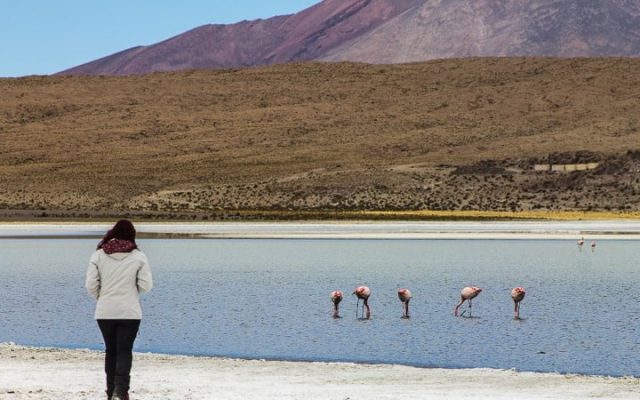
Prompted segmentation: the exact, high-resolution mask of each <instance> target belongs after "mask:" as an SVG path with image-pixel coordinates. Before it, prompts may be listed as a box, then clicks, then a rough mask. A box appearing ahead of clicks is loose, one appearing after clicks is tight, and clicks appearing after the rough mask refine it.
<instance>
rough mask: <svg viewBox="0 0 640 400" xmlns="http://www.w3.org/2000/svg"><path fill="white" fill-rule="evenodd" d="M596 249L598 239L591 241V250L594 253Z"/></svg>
mask: <svg viewBox="0 0 640 400" xmlns="http://www.w3.org/2000/svg"><path fill="white" fill-rule="evenodd" d="M594 251H596V241H595V240H594V241H593V242H591V252H592V253H593V252H594Z"/></svg>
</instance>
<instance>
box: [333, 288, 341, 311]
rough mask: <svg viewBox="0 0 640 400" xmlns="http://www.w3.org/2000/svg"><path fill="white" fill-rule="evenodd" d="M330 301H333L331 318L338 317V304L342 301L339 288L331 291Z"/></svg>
mask: <svg viewBox="0 0 640 400" xmlns="http://www.w3.org/2000/svg"><path fill="white" fill-rule="evenodd" d="M331 301H332V302H333V318H340V314H339V311H338V304H340V302H341V301H342V292H341V291H339V290H334V291H333V292H331Z"/></svg>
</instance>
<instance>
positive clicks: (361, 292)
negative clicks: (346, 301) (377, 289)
mask: <svg viewBox="0 0 640 400" xmlns="http://www.w3.org/2000/svg"><path fill="white" fill-rule="evenodd" d="M352 294H355V295H356V297H358V303H356V318H358V306H359V304H360V300H363V303H362V304H363V310H362V311H363V314H364V308H366V309H367V316H366V319H369V318H371V309H370V308H369V296H370V295H371V290H370V289H369V288H368V287H366V286H358V287H357V288H355V289H354V291H353V293H352Z"/></svg>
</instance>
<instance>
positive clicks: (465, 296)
mask: <svg viewBox="0 0 640 400" xmlns="http://www.w3.org/2000/svg"><path fill="white" fill-rule="evenodd" d="M480 292H482V289H480V288H479V287H477V286H467V287H465V288H464V289H462V291H461V292H460V302H459V303H458V304H457V305H456V308H455V310H454V311H453V315H455V316H456V317H457V316H458V309H459V308H460V306H461V305H462V303H464V302H465V301H466V300H469V316H471V300H472V299H473V298H474V297H476V296H477V295H479V294H480ZM462 314H463V315H464V313H462Z"/></svg>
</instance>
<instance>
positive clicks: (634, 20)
mask: <svg viewBox="0 0 640 400" xmlns="http://www.w3.org/2000/svg"><path fill="white" fill-rule="evenodd" d="M421 3H422V4H421V5H418V6H415V7H413V8H411V9H410V10H408V11H407V12H405V13H402V14H400V15H398V16H397V17H395V18H394V19H392V20H390V21H388V22H387V23H385V24H383V25H381V26H378V27H377V28H376V29H375V30H373V31H372V32H369V33H367V34H366V35H361V36H359V37H357V38H354V39H352V40H351V41H348V42H346V43H345V44H343V45H341V46H338V47H336V48H334V49H333V50H330V51H329V52H328V54H326V55H324V56H322V57H321V59H322V60H328V61H342V60H349V61H363V62H370V63H399V62H411V61H423V60H426V59H435V58H455V57H477V56H555V57H577V56H582V57H585V56H640V2H638V1H626V0H594V1H584V0H535V1H522V0H507V1H496V0H477V1H441V0H433V1H423V2H421Z"/></svg>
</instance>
